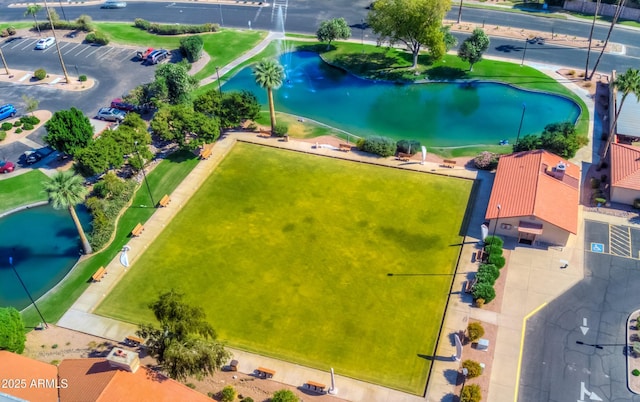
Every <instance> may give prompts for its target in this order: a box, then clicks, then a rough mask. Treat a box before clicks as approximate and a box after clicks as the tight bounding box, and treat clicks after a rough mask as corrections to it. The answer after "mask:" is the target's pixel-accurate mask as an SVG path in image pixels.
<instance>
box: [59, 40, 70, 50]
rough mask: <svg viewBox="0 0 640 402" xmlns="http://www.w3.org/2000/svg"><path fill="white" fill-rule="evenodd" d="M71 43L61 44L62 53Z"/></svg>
mask: <svg viewBox="0 0 640 402" xmlns="http://www.w3.org/2000/svg"><path fill="white" fill-rule="evenodd" d="M70 44H71V43H69V42H63V43H61V44H60V51H62V49H64V48H65V47H67V46H69V45H70Z"/></svg>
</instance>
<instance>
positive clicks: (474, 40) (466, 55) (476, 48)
mask: <svg viewBox="0 0 640 402" xmlns="http://www.w3.org/2000/svg"><path fill="white" fill-rule="evenodd" d="M488 48H489V37H488V36H487V34H486V33H484V31H483V30H482V29H480V28H476V29H474V30H473V33H472V34H471V36H469V37H468V38H467V39H465V40H464V41H462V45H460V48H459V49H458V57H460V58H461V59H462V60H464V61H467V62H469V71H473V65H474V64H476V63H477V62H479V61H481V60H482V55H483V54H484V52H486V51H487V49H488Z"/></svg>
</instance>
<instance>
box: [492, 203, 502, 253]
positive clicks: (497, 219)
mask: <svg viewBox="0 0 640 402" xmlns="http://www.w3.org/2000/svg"><path fill="white" fill-rule="evenodd" d="M496 207H497V208H498V216H496V225H495V226H494V227H493V235H492V236H491V245H492V246H493V241H494V240H495V239H496V229H497V228H498V221H499V220H500V211H501V210H502V207H501V206H500V204H498V205H497V206H496Z"/></svg>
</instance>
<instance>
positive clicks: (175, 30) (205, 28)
mask: <svg viewBox="0 0 640 402" xmlns="http://www.w3.org/2000/svg"><path fill="white" fill-rule="evenodd" d="M133 24H134V25H135V27H136V28H140V29H142V30H145V31H148V32H150V33H155V34H158V35H182V34H189V33H191V34H193V33H204V32H217V31H219V30H220V25H218V24H212V23H209V22H208V23H206V24H200V25H190V24H187V25H183V24H177V25H176V24H155V23H150V22H149V21H147V20H144V19H142V18H136V19H135V20H134V22H133Z"/></svg>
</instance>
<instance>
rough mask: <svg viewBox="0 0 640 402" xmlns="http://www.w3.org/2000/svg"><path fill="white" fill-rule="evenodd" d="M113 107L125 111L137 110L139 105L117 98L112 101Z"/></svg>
mask: <svg viewBox="0 0 640 402" xmlns="http://www.w3.org/2000/svg"><path fill="white" fill-rule="evenodd" d="M111 107H112V108H114V109H118V110H122V111H124V112H137V111H138V106H136V105H133V104H131V103H127V102H125V101H123V100H122V99H120V98H116V99H114V100H112V101H111Z"/></svg>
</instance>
